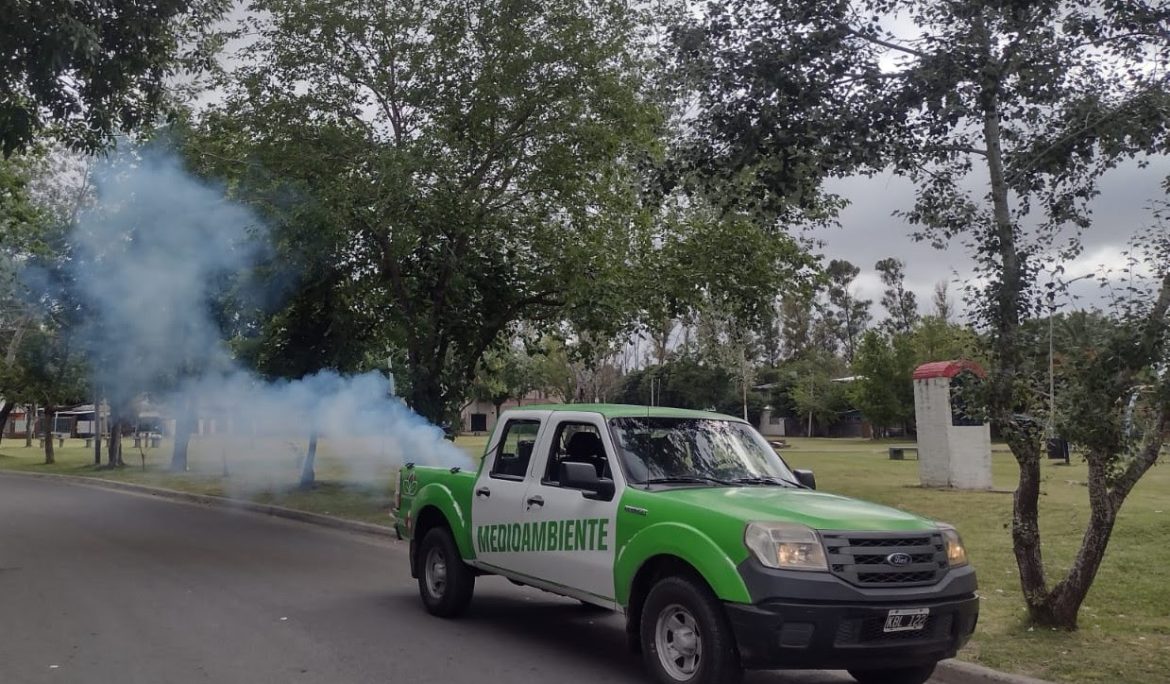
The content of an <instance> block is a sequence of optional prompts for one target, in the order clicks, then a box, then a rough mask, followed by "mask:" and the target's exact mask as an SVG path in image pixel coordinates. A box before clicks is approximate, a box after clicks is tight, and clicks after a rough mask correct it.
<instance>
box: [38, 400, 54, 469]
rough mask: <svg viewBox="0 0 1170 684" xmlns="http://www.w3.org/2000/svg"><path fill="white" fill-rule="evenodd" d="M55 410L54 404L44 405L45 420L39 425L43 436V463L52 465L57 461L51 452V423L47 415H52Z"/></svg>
mask: <svg viewBox="0 0 1170 684" xmlns="http://www.w3.org/2000/svg"><path fill="white" fill-rule="evenodd" d="M55 410H56V407H55V406H53V405H51V404H46V405H45V422H44V424H43V426H42V427H41V435H43V436H44V438H45V465H53V464H54V463H56V462H57V459H56V457H55V455H54V453H53V424H52V423H51V422H50V420H49V416H51V415H53V412H54V411H55Z"/></svg>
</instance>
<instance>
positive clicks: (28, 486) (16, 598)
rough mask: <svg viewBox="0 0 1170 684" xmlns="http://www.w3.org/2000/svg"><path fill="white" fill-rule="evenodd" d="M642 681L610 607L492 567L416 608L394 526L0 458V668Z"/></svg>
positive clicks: (282, 679)
mask: <svg viewBox="0 0 1170 684" xmlns="http://www.w3.org/2000/svg"><path fill="white" fill-rule="evenodd" d="M647 681H649V680H648V679H647V678H646V677H645V676H644V675H643V673H642V667H641V663H640V661H639V660H638V658H637V657H635V656H632V655H630V654H629V653H628V652H627V651H626V649H625V639H624V633H623V631H622V627H621V622H620V618H618V617H616V616H613V615H610V614H606V613H603V614H600V615H598V614H597V613H592V612H590V611H589V610H587V609H585V608H582V607H581V606H580V605H579V604H577V603H575V602H570V601H567V600H563V599H560V598H557V597H554V596H551V595H549V594H545V593H542V592H538V591H535V590H531V589H520V588H517V587H514V586H512V585H511V584H509V583H508V582H506V581H504V580H502V579H499V578H482V579H481V580H480V581H479V582H478V583H477V586H476V597H475V600H474V601H473V603H472V608H471V610H470V611H469V613H468V614H467V616H466V617H464V618H462V619H459V620H454V621H445V620H440V619H437V618H434V617H431V616H430V615H428V614H426V613H425V612H424V611H423V609H422V607H421V605H420V603H419V599H418V594H417V587H416V585H415V583H414V581H413V580H412V579H411V578H410V573H409V570H408V568H407V563H406V547H405V545H404V544H401V543H398V542H395V541H386V540H380V539H374V538H370V537H366V536H362V535H355V534H349V533H344V532H338V531H333V530H327V529H323V528H319V527H314V526H312V525H307V524H302V523H294V522H290V521H285V520H280V519H276V518H269V517H266V516H261V515H257V514H252V513H244V512H233V511H225V510H220V509H212V508H206V507H202V506H196V505H192V504H185V503H177V502H173V501H168V500H162V499H157V498H154V497H149V496H142V495H134V494H128V493H124V492H115V491H109V490H103V489H98V488H94V487H87V486H78V485H72V484H65V483H58V482H51V481H47V480H33V479H26V478H12V477H7V478H6V477H3V476H0V683H3V684H39V683H41V682H53V683H55V684H56V683H61V682H70V683H72V682H78V683H81V682H84V683H86V684H90V683H105V682H117V683H118V684H136V683H139V682H141V683H142V684H160V683H164V682H165V683H167V684H187V683H191V682H217V683H228V682H241V683H247V684H265V683H268V682H272V683H274V684H275V683H279V684H286V683H296V684H300V683H305V684H308V683H311V682H312V683H315V682H321V683H328V684H340V683H346V684H348V683H351V682H378V683H388V682H402V683H404V684H405V683H409V684H426V683H428V682H435V683H440V682H441V683H443V684H463V683H465V682H466V683H469V684H470V683H472V682H474V683H476V684H482V683H485V682H487V683H493V684H512V683H515V684H522V683H525V682H534V683H536V682H539V683H541V684H550V683H555V684H574V683H576V682H581V683H585V682H631V683H633V682H641V683H645V682H647ZM748 681H749V682H754V683H757V684H778V683H779V682H792V683H793V684H796V683H800V684H837V683H839V682H851V681H852V679H850V678H849V677H847V676H844V675H843V674H841V673H784V674H779V673H753V674H752V675H750V676H749V677H748Z"/></svg>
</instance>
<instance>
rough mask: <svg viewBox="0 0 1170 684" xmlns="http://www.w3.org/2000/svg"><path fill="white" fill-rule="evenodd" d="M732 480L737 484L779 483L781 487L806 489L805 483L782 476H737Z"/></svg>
mask: <svg viewBox="0 0 1170 684" xmlns="http://www.w3.org/2000/svg"><path fill="white" fill-rule="evenodd" d="M732 482H733V483H735V484H749V485H754V484H758V485H779V486H781V487H796V488H798V489H804V485H802V484H800V483H798V482H793V481H791V480H785V479H784V478H782V477H768V476H765V477H737V478H735V479H733V480H732Z"/></svg>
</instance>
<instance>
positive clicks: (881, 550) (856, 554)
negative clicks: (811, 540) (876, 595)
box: [821, 532, 947, 587]
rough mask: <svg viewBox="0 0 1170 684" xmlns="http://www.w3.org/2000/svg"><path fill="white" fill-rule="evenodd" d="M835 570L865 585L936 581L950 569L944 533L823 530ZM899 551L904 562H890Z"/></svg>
mask: <svg viewBox="0 0 1170 684" xmlns="http://www.w3.org/2000/svg"><path fill="white" fill-rule="evenodd" d="M821 538H822V539H823V540H824V543H825V554H826V555H827V556H828V560H829V569H830V570H832V572H833V574H835V575H837V576H838V577H840V578H842V579H844V580H845V581H846V582H849V583H850V584H856V585H858V586H863V587H913V586H923V585H928V584H935V583H936V582H938V581H939V580H940V579H942V577H943V575H944V574H945V573H946V571H947V547H946V542H944V541H943V537H942V534H941V533H935V532H922V533H919V534H911V533H901V534H891V533H889V532H822V533H821ZM895 554H898V556H899V557H901V558H908V559H909V562H908V563H904V564H902V565H894V564H892V563H890V557H891V556H893V555H895Z"/></svg>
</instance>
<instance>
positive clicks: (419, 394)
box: [407, 366, 446, 425]
mask: <svg viewBox="0 0 1170 684" xmlns="http://www.w3.org/2000/svg"><path fill="white" fill-rule="evenodd" d="M410 375H411V382H410V392H409V394H408V395H407V403H408V404H410V408H411V409H413V410H414V412H415V413H417V414H419V415H420V416H422V417H423V418H426V419H427V420H429V421H431V422H432V423H434V424H436V425H438V424H439V423H442V422H443V418H444V413H445V410H446V406H445V403H444V401H443V389H442V387H441V386H440V383H439V372H438V370H437V369H436V370H431V369H430V368H429V367H423V366H416V367H413V368H412V369H411V371H410Z"/></svg>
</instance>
